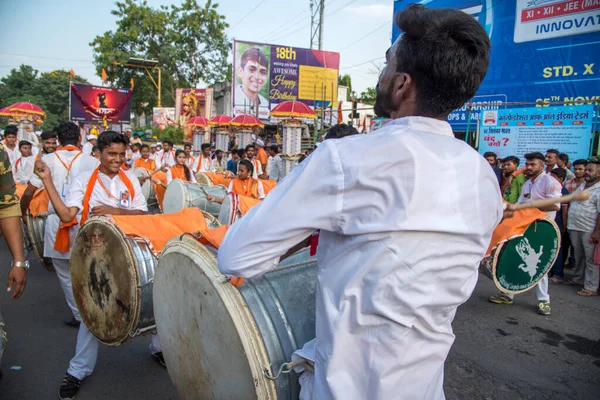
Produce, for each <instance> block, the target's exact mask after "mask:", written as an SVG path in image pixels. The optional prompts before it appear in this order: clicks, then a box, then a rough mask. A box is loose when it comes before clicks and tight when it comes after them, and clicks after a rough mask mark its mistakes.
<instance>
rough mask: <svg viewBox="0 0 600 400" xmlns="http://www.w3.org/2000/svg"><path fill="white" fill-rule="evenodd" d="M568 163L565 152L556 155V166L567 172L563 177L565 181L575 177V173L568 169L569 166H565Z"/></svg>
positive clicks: (567, 156)
mask: <svg viewBox="0 0 600 400" xmlns="http://www.w3.org/2000/svg"><path fill="white" fill-rule="evenodd" d="M568 164H569V155H568V154H565V153H560V154H559V155H558V160H557V161H556V165H557V166H558V168H564V169H565V171H566V173H567V177H566V179H565V182H566V181H570V180H571V179H573V178H574V177H575V175H574V174H573V171H571V170H570V169H569V167H567V165H568Z"/></svg>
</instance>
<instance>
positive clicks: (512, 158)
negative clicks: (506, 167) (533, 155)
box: [502, 156, 521, 167]
mask: <svg viewBox="0 0 600 400" xmlns="http://www.w3.org/2000/svg"><path fill="white" fill-rule="evenodd" d="M502 162H503V163H505V162H511V163H514V164H515V165H516V166H517V167H518V166H519V164H520V163H521V160H519V158H518V157H515V156H508V157H506V158H505V159H504V160H502Z"/></svg>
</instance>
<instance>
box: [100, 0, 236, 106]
mask: <svg viewBox="0 0 600 400" xmlns="http://www.w3.org/2000/svg"><path fill="white" fill-rule="evenodd" d="M217 8H218V4H217V3H214V4H213V3H212V0H208V1H207V2H206V4H205V5H204V6H200V5H199V4H198V2H197V1H196V0H183V2H182V4H181V5H180V6H175V5H171V7H170V8H169V7H166V6H160V7H158V8H154V7H150V6H149V5H148V3H147V1H145V0H144V1H135V0H124V1H118V2H117V3H116V9H115V10H113V11H112V14H113V15H114V16H115V17H117V22H116V24H117V27H116V29H115V30H113V31H108V32H105V33H104V34H102V35H100V36H96V38H95V39H94V40H93V41H92V42H91V43H90V46H92V48H93V50H94V60H95V64H96V71H97V73H98V75H99V76H100V75H101V71H102V69H103V68H104V69H105V70H106V71H107V74H108V79H109V81H110V82H112V83H113V84H115V85H116V86H118V87H130V80H131V78H134V82H135V88H134V92H133V96H132V109H133V111H134V112H135V113H136V114H138V115H140V114H141V113H142V112H145V113H146V114H151V113H152V107H154V106H156V105H157V100H158V96H157V90H156V87H155V86H154V84H153V83H152V81H151V79H150V78H149V77H148V75H147V73H146V71H144V70H143V69H134V68H127V67H123V66H121V65H118V64H124V63H125V62H126V61H127V59H128V58H129V57H137V58H145V59H152V60H157V61H158V66H159V67H160V68H161V71H162V82H161V87H162V90H161V97H162V99H161V103H162V104H161V106H162V107H173V106H174V104H175V89H177V88H180V87H195V86H196V85H197V84H198V83H200V82H204V83H207V84H212V83H214V82H218V81H222V80H224V77H225V76H226V74H227V54H228V52H229V50H230V48H231V44H230V43H229V40H228V39H227V36H226V35H225V29H226V28H227V27H228V24H227V23H226V22H225V16H223V15H221V14H219V12H218V11H217ZM115 63H117V64H115ZM109 66H110V67H111V68H108V67H109ZM149 71H150V73H151V74H152V75H153V77H154V80H155V81H156V80H157V74H156V72H155V71H153V70H149ZM146 103H147V104H146Z"/></svg>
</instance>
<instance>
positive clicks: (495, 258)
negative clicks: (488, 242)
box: [492, 217, 561, 295]
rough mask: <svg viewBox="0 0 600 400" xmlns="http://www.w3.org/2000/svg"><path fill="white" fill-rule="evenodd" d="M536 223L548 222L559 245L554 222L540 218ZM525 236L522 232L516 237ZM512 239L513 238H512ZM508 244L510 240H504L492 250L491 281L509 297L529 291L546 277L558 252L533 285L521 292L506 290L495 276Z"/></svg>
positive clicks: (558, 232) (559, 235) (556, 226)
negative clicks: (554, 231)
mask: <svg viewBox="0 0 600 400" xmlns="http://www.w3.org/2000/svg"><path fill="white" fill-rule="evenodd" d="M537 222H548V223H550V224H551V225H552V226H553V227H554V229H555V230H556V232H557V234H558V243H559V244H560V241H561V233H560V229H558V225H557V224H556V222H554V220H553V219H551V218H549V217H547V218H540V219H538V220H535V221H533V222H532V223H533V224H535V223H537ZM527 229H529V226H527V228H525V230H527ZM523 236H525V232H523V234H522V235H521V236H518V237H523ZM513 239H514V238H513ZM508 242H510V240H505V241H504V242H502V243H500V244H499V245H498V246H497V247H496V249H494V254H493V256H492V257H493V259H492V277H493V281H494V285H496V288H498V290H500V291H501V292H503V293H508V294H511V295H514V294H519V293H524V292H526V291H528V290H531V289H532V288H533V287H534V286H535V285H537V284H538V283H539V282H540V281H541V280H542V279H543V278H544V276H546V275H547V274H548V273H549V272H550V270H551V269H552V267H553V266H554V263H555V262H556V260H557V258H558V253H559V252H558V251H557V252H556V254H555V255H554V259H553V260H552V263H551V264H550V268H549V269H548V271H547V272H546V273H545V274H544V275H542V276H540V277H539V278H538V279H537V280H536V281H535V282H534V283H532V284H531V285H530V286H529V287H528V288H526V289H521V290H508V289H506V288H504V287H503V286H502V285H501V284H500V282H499V281H498V277H497V275H496V266H497V265H498V260H499V259H500V256H501V255H502V251H503V250H504V247H505V246H506V245H507V244H508Z"/></svg>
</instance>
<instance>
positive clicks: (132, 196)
mask: <svg viewBox="0 0 600 400" xmlns="http://www.w3.org/2000/svg"><path fill="white" fill-rule="evenodd" d="M59 137H60V132H59ZM128 142H129V140H128V138H127V137H126V136H124V135H122V134H120V133H117V132H113V131H105V132H103V133H102V134H100V136H99V137H98V148H99V149H100V153H101V156H100V159H101V164H100V166H99V167H98V168H97V169H96V170H94V171H87V172H83V173H80V174H79V175H78V176H77V177H75V179H74V180H73V181H72V184H71V186H70V188H69V191H68V194H67V196H66V199H65V198H64V197H63V196H61V194H60V193H59V192H58V190H57V188H56V187H55V185H54V182H53V177H52V173H51V168H50V167H49V165H47V164H46V163H44V162H43V161H38V162H36V167H35V173H36V174H37V175H38V176H39V177H40V179H41V181H42V182H43V183H44V186H45V187H46V190H47V192H48V197H49V198H50V201H51V203H52V205H53V208H54V209H55V210H56V214H57V215H58V216H59V218H60V221H62V222H63V223H69V222H70V221H73V220H74V219H76V220H78V221H79V223H80V224H83V222H84V221H82V220H81V219H82V214H86V215H106V214H109V215H143V214H146V213H147V211H148V208H147V206H146V200H145V199H144V196H143V194H142V190H141V187H140V184H139V182H138V180H137V178H136V177H135V175H133V174H132V173H130V172H125V171H121V166H122V165H123V163H124V162H125V149H126V146H127V144H128ZM88 185H93V189H92V191H91V196H90V197H89V198H88V197H87V194H86V193H87V188H88ZM129 187H131V188H132V189H133V192H134V193H130V190H129ZM78 228H79V224H76V225H75V226H74V228H73V229H74V230H75V231H77V230H78ZM70 246H73V242H70ZM69 250H70V249H69ZM155 343H156V345H157V346H158V351H154V353H156V354H158V353H160V346H159V345H158V341H157V340H156V339H155V338H154V339H153V345H154V344H155ZM97 357H98V341H97V340H96V338H95V337H94V336H93V335H92V334H91V333H90V331H89V330H88V328H87V327H86V326H85V324H81V325H80V327H79V334H78V335H77V347H76V354H75V356H74V357H73V359H71V361H70V363H69V369H68V370H67V374H66V375H65V378H64V379H63V381H62V384H61V387H60V390H59V398H60V399H73V398H74V397H75V395H76V394H77V392H78V391H79V388H80V386H81V384H82V381H83V379H84V378H86V377H87V376H89V375H91V374H92V372H93V371H94V367H95V365H96V359H97Z"/></svg>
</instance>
